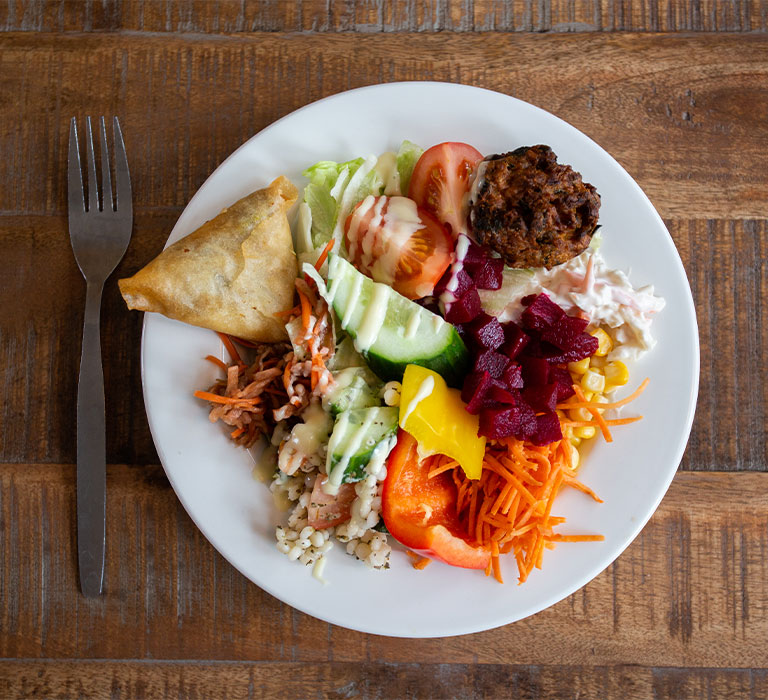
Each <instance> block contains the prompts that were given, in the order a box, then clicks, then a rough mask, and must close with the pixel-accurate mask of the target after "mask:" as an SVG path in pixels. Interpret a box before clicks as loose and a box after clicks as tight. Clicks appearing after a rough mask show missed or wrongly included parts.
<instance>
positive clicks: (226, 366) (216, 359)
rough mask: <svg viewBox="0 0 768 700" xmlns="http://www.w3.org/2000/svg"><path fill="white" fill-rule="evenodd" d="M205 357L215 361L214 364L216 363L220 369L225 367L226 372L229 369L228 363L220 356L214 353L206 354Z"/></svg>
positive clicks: (209, 360)
mask: <svg viewBox="0 0 768 700" xmlns="http://www.w3.org/2000/svg"><path fill="white" fill-rule="evenodd" d="M205 359H206V360H208V362H213V364H214V365H216V366H217V367H218V368H219V369H223V370H224V371H225V372H226V371H227V368H228V365H227V363H226V362H222V361H221V360H220V359H219V358H218V357H214V356H213V355H206V356H205Z"/></svg>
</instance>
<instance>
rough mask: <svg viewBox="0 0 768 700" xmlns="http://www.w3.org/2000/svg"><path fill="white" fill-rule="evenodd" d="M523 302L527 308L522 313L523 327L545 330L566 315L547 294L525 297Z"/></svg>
mask: <svg viewBox="0 0 768 700" xmlns="http://www.w3.org/2000/svg"><path fill="white" fill-rule="evenodd" d="M522 303H523V305H524V306H526V307H527V308H526V309H525V310H524V311H523V313H522V315H521V317H520V318H521V320H522V322H523V328H526V329H529V330H537V331H543V330H546V329H547V328H549V327H550V326H551V325H552V324H553V323H555V322H556V321H559V320H560V319H561V318H562V317H563V316H565V311H563V310H562V309H561V308H560V307H559V306H558V305H557V304H555V302H554V301H552V300H551V299H550V298H549V297H548V296H547V295H546V294H539V295H533V294H532V295H530V296H527V297H523V299H522Z"/></svg>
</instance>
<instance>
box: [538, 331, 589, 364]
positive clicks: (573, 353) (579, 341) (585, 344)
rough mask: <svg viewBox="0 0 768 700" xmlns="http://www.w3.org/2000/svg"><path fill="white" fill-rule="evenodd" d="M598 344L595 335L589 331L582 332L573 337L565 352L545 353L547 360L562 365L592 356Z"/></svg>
mask: <svg viewBox="0 0 768 700" xmlns="http://www.w3.org/2000/svg"><path fill="white" fill-rule="evenodd" d="M598 344H599V343H598V340H597V338H595V337H594V336H592V335H590V334H589V333H581V334H580V335H578V336H577V337H576V338H574V339H573V341H572V342H571V344H570V346H569V348H568V349H567V350H565V352H559V351H557V350H554V351H552V352H547V353H545V354H546V358H547V361H548V362H550V363H552V364H555V365H562V364H564V363H566V362H578V361H579V360H583V359H584V358H585V357H592V355H594V354H595V352H596V351H597V346H598Z"/></svg>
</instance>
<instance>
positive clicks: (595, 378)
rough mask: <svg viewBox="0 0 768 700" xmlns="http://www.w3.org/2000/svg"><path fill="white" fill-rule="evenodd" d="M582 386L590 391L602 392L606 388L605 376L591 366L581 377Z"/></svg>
mask: <svg viewBox="0 0 768 700" xmlns="http://www.w3.org/2000/svg"><path fill="white" fill-rule="evenodd" d="M581 386H582V388H584V389H587V390H588V391H592V392H596V393H598V394H600V393H602V391H603V389H605V377H604V376H603V375H602V374H599V373H598V372H596V371H595V370H593V369H592V368H590V369H588V370H587V371H586V372H584V375H583V376H582V378H581Z"/></svg>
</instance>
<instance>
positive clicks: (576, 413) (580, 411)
mask: <svg viewBox="0 0 768 700" xmlns="http://www.w3.org/2000/svg"><path fill="white" fill-rule="evenodd" d="M569 413H570V414H571V420H575V421H582V420H592V414H591V413H590V412H589V411H588V410H587V409H586V408H572V409H571V410H570V411H569ZM576 430H578V428H574V430H573V434H574V435H575V434H576Z"/></svg>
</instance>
